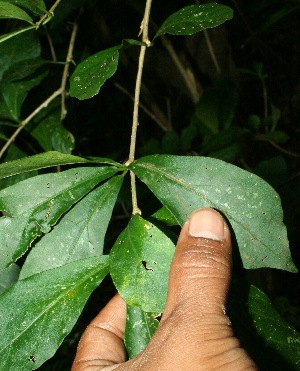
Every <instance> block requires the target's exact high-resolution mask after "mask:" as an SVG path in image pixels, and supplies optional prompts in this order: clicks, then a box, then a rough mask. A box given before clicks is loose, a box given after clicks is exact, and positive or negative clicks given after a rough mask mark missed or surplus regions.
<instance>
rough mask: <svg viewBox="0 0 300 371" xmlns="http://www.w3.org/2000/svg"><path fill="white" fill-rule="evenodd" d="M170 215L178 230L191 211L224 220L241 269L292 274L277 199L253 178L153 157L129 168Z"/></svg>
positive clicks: (212, 165)
mask: <svg viewBox="0 0 300 371" xmlns="http://www.w3.org/2000/svg"><path fill="white" fill-rule="evenodd" d="M129 168H130V170H132V171H133V172H134V173H135V174H136V175H137V176H138V177H139V178H140V179H141V180H142V181H143V182H144V183H146V184H147V186H148V187H149V188H150V189H151V191H152V192H153V193H154V194H155V195H156V196H157V197H158V199H159V200H160V201H161V203H162V204H163V205H164V206H165V207H167V208H168V209H169V210H170V211H171V212H172V214H174V216H175V218H176V219H177V221H178V223H179V224H180V225H183V223H184V222H185V221H186V220H187V218H188V217H189V215H190V214H191V213H192V212H193V211H194V210H195V209H197V208H200V207H212V208H215V209H218V210H220V211H221V212H222V213H223V214H225V216H226V217H227V218H228V220H229V222H230V224H231V226H232V228H233V229H234V232H235V236H236V239H237V242H238V245H239V250H240V254H241V258H242V261H243V264H244V267H245V268H250V269H253V268H260V267H271V268H278V269H283V270H287V271H290V272H297V269H296V267H295V266H294V264H293V262H292V259H291V255H290V251H289V244H288V240H287V233H286V228H285V225H284V224H283V222H282V220H283V213H282V209H281V203H280V198H279V196H278V194H277V193H276V192H275V191H274V189H273V188H272V187H271V186H270V185H269V184H268V183H266V182H265V181H263V180H262V179H260V178H259V177H258V176H256V175H254V174H251V173H248V172H247V171H245V170H242V169H240V168H238V167H236V166H234V165H230V164H228V163H225V162H223V161H220V160H216V159H212V158H206V157H195V156H193V157H180V156H168V155H161V156H160V155H156V156H148V157H144V158H141V159H139V160H137V161H135V162H133V163H132V165H131V166H130V167H129Z"/></svg>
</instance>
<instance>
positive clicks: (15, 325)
mask: <svg viewBox="0 0 300 371" xmlns="http://www.w3.org/2000/svg"><path fill="white" fill-rule="evenodd" d="M107 273H108V257H107V256H101V257H93V258H89V259H83V260H78V261H76V262H73V263H70V264H67V265H64V266H62V267H59V268H55V269H51V270H48V271H45V272H42V273H40V274H35V275H33V276H31V277H29V278H27V279H24V280H21V281H18V282H17V283H16V284H15V285H14V286H12V287H11V288H10V289H8V290H7V291H5V292H4V293H3V294H2V295H0V313H1V321H0V333H1V337H0V359H1V369H2V370H14V371H25V370H28V371H30V370H34V369H36V368H38V367H39V366H41V365H42V364H43V363H44V362H45V361H46V360H47V359H48V358H50V357H52V356H53V354H54V353H55V351H56V350H57V348H58V347H59V345H60V344H61V342H62V341H63V339H64V338H65V337H66V335H67V334H68V333H69V332H70V331H71V329H72V328H73V326H74V325H75V323H76V321H77V320H78V317H79V316H80V314H81V313H82V310H83V307H84V305H85V303H86V301H87V299H88V298H89V296H90V294H91V293H92V291H93V290H94V289H95V288H96V287H97V286H98V285H99V284H100V282H101V281H102V280H103V278H104V277H105V276H106V275H107Z"/></svg>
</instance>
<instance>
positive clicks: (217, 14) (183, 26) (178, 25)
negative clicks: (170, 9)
mask: <svg viewBox="0 0 300 371" xmlns="http://www.w3.org/2000/svg"><path fill="white" fill-rule="evenodd" d="M232 17H233V11H232V9H230V8H229V7H228V6H224V5H220V4H216V3H208V4H203V5H190V6H187V7H185V8H182V9H180V10H179V11H177V12H176V13H174V14H172V15H171V16H170V17H169V18H167V19H166V20H165V22H164V23H163V24H162V26H161V27H160V28H159V30H158V31H157V33H156V35H155V37H154V39H155V38H157V37H158V36H160V35H163V34H166V33H169V34H171V35H192V34H194V33H196V32H199V31H203V30H205V29H206V28H212V27H217V26H219V25H220V24H222V23H224V22H225V21H227V20H229V19H231V18H232Z"/></svg>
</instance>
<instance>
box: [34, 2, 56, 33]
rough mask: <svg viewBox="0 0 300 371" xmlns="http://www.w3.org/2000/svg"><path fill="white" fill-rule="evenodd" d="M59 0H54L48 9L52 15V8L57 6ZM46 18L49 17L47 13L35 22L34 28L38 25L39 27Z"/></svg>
mask: <svg viewBox="0 0 300 371" xmlns="http://www.w3.org/2000/svg"><path fill="white" fill-rule="evenodd" d="M60 1H61V0H56V1H55V3H54V4H53V5H52V6H51V8H50V9H49V13H50V14H51V15H52V16H53V15H54V10H55V8H56V7H57V5H58V4H59V3H60ZM46 18H49V15H48V14H44V15H43V16H42V17H41V19H40V20H39V21H38V22H36V24H35V25H36V29H38V28H39V27H40V25H41V24H43V23H44V20H45V19H46Z"/></svg>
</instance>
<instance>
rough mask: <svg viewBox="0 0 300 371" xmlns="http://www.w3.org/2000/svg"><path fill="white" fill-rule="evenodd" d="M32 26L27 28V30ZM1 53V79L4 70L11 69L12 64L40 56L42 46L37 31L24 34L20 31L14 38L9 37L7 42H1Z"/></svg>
mask: <svg viewBox="0 0 300 371" xmlns="http://www.w3.org/2000/svg"><path fill="white" fill-rule="evenodd" d="M30 28H31V27H29V28H27V30H29V29H30ZM14 32H19V31H14ZM3 36H5V35H3ZM3 36H2V37H3ZM0 40H1V39H0ZM0 55H1V58H0V79H1V78H2V76H3V74H4V72H5V71H7V70H8V69H11V68H12V66H14V65H18V64H20V63H21V62H24V61H27V60H32V59H34V58H38V57H40V55H41V46H40V41H39V38H38V35H37V33H36V32H35V31H33V30H32V31H30V32H26V33H24V34H23V33H20V34H18V35H16V36H15V37H14V38H13V40H12V39H9V40H7V41H6V42H5V43H2V44H0Z"/></svg>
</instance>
